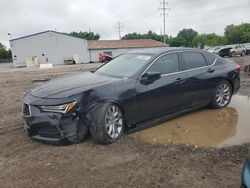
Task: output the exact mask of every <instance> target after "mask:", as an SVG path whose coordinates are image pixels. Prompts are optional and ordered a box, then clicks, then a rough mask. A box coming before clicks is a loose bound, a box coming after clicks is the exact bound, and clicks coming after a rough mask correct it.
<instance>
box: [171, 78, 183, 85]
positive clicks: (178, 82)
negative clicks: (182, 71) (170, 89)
mask: <svg viewBox="0 0 250 188" xmlns="http://www.w3.org/2000/svg"><path fill="white" fill-rule="evenodd" d="M185 81H186V80H185V79H183V78H177V79H176V80H175V81H174V83H175V84H182V83H184V82H185Z"/></svg>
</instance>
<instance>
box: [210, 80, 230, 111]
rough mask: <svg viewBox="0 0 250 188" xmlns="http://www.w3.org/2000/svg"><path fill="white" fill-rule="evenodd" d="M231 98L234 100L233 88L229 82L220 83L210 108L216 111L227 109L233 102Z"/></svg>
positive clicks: (215, 90)
mask: <svg viewBox="0 0 250 188" xmlns="http://www.w3.org/2000/svg"><path fill="white" fill-rule="evenodd" d="M227 89H228V90H227ZM231 98H232V86H231V84H230V83H229V82H228V81H226V80H223V81H221V82H220V83H218V84H217V86H216V87H215V89H214V92H213V96H212V98H211V103H210V106H211V107H212V108H214V109H220V108H224V107H227V106H228V104H229V103H230V101H231ZM223 100H224V102H223Z"/></svg>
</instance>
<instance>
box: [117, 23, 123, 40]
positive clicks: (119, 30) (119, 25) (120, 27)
mask: <svg viewBox="0 0 250 188" xmlns="http://www.w3.org/2000/svg"><path fill="white" fill-rule="evenodd" d="M116 28H117V29H118V34H119V39H121V29H122V28H123V26H122V23H121V22H120V20H119V21H118V23H117V24H116Z"/></svg>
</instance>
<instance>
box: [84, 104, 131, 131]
mask: <svg viewBox="0 0 250 188" xmlns="http://www.w3.org/2000/svg"><path fill="white" fill-rule="evenodd" d="M101 103H112V104H115V105H117V106H118V107H119V109H120V110H121V112H122V115H123V121H124V125H125V127H126V126H127V123H126V122H127V119H126V116H125V110H124V108H123V106H122V104H121V103H120V102H119V101H117V100H115V99H103V100H99V101H96V102H95V103H93V104H91V105H90V106H89V107H88V108H87V114H89V112H91V111H92V110H93V109H95V107H96V106H97V105H98V104H101Z"/></svg>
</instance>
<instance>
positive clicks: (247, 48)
mask: <svg viewBox="0 0 250 188" xmlns="http://www.w3.org/2000/svg"><path fill="white" fill-rule="evenodd" d="M245 48H246V55H249V54H250V44H245Z"/></svg>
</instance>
